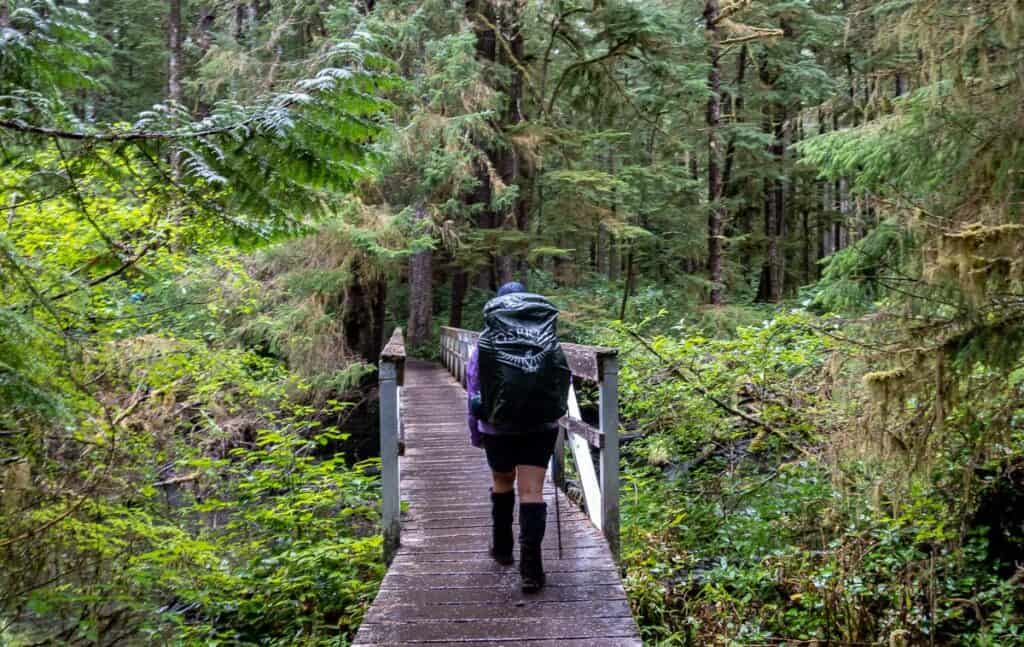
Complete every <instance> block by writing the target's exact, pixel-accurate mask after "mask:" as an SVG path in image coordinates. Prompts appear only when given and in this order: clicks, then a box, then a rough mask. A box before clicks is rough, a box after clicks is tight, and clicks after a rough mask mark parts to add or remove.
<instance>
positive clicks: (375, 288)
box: [341, 260, 387, 364]
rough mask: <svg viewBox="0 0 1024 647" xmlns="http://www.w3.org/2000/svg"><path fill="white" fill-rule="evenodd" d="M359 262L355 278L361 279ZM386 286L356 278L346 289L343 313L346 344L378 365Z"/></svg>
mask: <svg viewBox="0 0 1024 647" xmlns="http://www.w3.org/2000/svg"><path fill="white" fill-rule="evenodd" d="M361 262H362V261H358V260H357V261H356V262H355V263H354V264H353V265H354V266H353V268H352V275H353V276H355V277H358V276H360V267H359V265H360V263H361ZM386 297H387V283H386V282H385V281H383V280H379V279H378V280H372V281H363V280H360V279H358V278H356V279H354V280H353V281H352V282H351V283H350V284H349V285H348V287H347V288H346V290H345V307H344V310H343V311H342V313H341V318H342V328H343V329H344V331H345V341H346V342H347V343H348V345H349V347H350V348H351V349H352V350H353V351H355V352H356V353H357V354H358V355H359V356H360V357H362V358H363V360H364V361H365V362H367V363H370V364H376V363H377V360H378V359H379V355H380V351H381V349H382V348H383V347H384V305H385V300H386Z"/></svg>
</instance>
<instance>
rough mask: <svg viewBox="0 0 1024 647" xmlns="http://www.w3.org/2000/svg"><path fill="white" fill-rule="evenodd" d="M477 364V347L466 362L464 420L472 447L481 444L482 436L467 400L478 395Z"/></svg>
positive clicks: (478, 422)
mask: <svg viewBox="0 0 1024 647" xmlns="http://www.w3.org/2000/svg"><path fill="white" fill-rule="evenodd" d="M479 372H480V369H479V366H478V364H477V349H476V346H474V347H473V350H471V351H469V361H467V362H466V421H467V424H468V426H469V443H470V444H471V445H473V447H481V446H482V445H483V436H482V434H481V432H480V421H479V420H477V419H476V417H475V416H474V415H473V412H472V411H471V410H470V406H469V401H470V399H472V398H473V396H476V395H480V376H479Z"/></svg>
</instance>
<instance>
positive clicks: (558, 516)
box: [555, 483, 562, 559]
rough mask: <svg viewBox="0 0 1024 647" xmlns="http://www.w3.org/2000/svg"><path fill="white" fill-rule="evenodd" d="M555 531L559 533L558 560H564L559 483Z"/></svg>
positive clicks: (556, 484)
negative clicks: (559, 507)
mask: <svg viewBox="0 0 1024 647" xmlns="http://www.w3.org/2000/svg"><path fill="white" fill-rule="evenodd" d="M555 529H556V530H557V532H558V559H562V514H561V511H560V510H559V509H558V483H555Z"/></svg>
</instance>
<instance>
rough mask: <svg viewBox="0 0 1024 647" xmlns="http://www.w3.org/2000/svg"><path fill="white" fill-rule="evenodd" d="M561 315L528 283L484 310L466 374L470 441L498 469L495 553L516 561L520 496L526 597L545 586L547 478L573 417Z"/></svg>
mask: <svg viewBox="0 0 1024 647" xmlns="http://www.w3.org/2000/svg"><path fill="white" fill-rule="evenodd" d="M557 320H558V309H557V308H555V306H554V305H552V304H551V303H550V302H549V301H548V300H547V299H545V298H544V297H542V296H540V295H537V294H531V293H529V292H527V291H526V288H525V287H523V285H522V284H521V283H515V282H513V283H506V284H505V285H503V286H501V289H499V290H498V295H497V296H496V297H495V298H494V299H491V300H490V301H488V302H487V304H486V305H485V306H484V330H483V332H482V333H481V334H480V339H479V341H478V343H477V346H476V347H475V348H473V349H472V351H471V352H470V356H469V360H468V363H467V368H466V393H467V397H468V400H469V407H468V408H469V412H468V425H469V432H470V442H471V443H472V444H473V446H475V447H482V448H483V449H484V452H485V454H486V456H487V464H488V465H489V466H490V468H491V474H492V480H493V486H492V488H491V520H492V531H491V544H490V554H491V557H493V558H494V560H495V561H497V562H498V563H499V564H502V565H505V566H508V565H511V564H513V563H514V561H515V560H514V558H513V533H512V518H513V512H514V509H515V495H516V490H518V492H519V574H520V577H521V587H522V590H523V592H524V593H535V592H537V591H539V590H540V589H541V588H543V587H544V584H545V574H544V565H543V560H542V557H541V542H542V541H543V540H544V532H545V528H546V525H547V504H546V503H545V502H544V477H545V474H546V472H547V466H548V463H549V462H550V461H551V456H552V454H553V452H554V447H555V442H556V440H557V438H558V419H559V418H561V417H562V416H563V415H565V412H566V410H567V406H568V405H567V400H568V392H569V380H570V376H571V373H570V371H569V366H568V362H567V361H566V358H565V354H564V353H563V352H562V348H561V345H560V344H559V343H558V335H557V330H556V326H557Z"/></svg>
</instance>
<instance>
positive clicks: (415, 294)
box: [407, 206, 434, 347]
mask: <svg viewBox="0 0 1024 647" xmlns="http://www.w3.org/2000/svg"><path fill="white" fill-rule="evenodd" d="M426 219H427V209H426V207H423V206H418V207H416V213H415V215H414V216H413V221H414V222H415V223H421V222H423V221H425V220H426ZM433 256H434V252H433V250H430V249H425V250H423V251H421V252H416V253H415V254H413V255H412V258H410V259H409V331H408V338H407V342H408V344H409V346H410V347H415V346H419V345H420V344H423V343H424V342H426V341H427V339H428V338H429V337H430V327H431V318H432V315H433V309H434V285H433Z"/></svg>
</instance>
